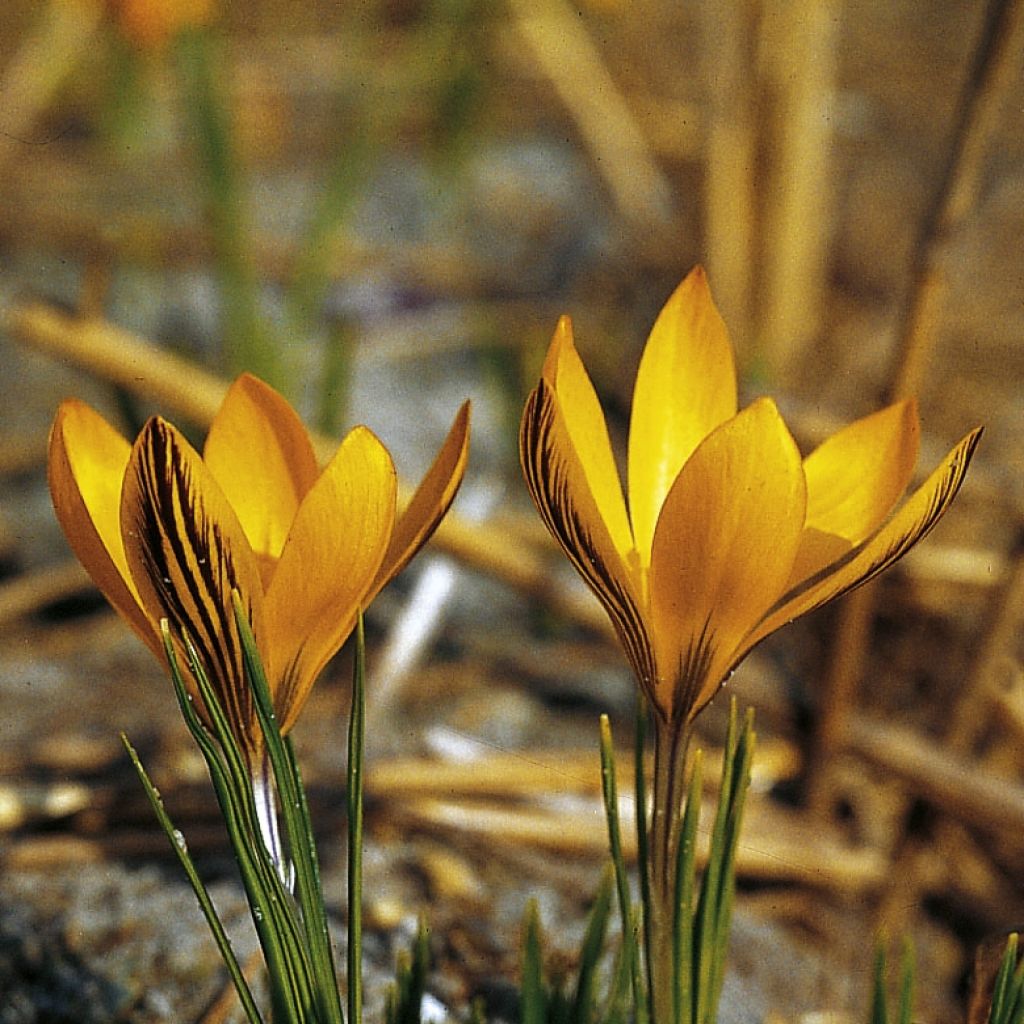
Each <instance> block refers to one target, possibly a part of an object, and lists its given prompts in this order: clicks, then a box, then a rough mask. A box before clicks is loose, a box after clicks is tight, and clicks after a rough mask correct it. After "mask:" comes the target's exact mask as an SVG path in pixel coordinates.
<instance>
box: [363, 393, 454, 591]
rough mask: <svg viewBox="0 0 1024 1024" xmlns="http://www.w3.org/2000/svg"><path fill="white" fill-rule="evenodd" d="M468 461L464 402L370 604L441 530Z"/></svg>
mask: <svg viewBox="0 0 1024 1024" xmlns="http://www.w3.org/2000/svg"><path fill="white" fill-rule="evenodd" d="M468 458H469V402H464V403H463V405H462V407H461V408H460V409H459V411H458V413H456V415H455V422H454V423H452V426H451V429H450V430H449V431H448V436H447V437H446V438H445V442H444V444H443V445H442V446H441V450H440V451H439V452H438V453H437V457H436V458H435V459H434V462H433V464H432V465H431V467H430V469H429V470H427V474H426V476H424V477H423V479H422V480H421V481H420V485H419V487H417V488H416V493H415V494H413V496H412V498H411V499H410V500H409V504H408V505H406V507H405V510H404V511H403V513H402V514H401V516H399V519H398V522H397V523H396V524H395V530H394V533H393V534H392V535H391V543H390V544H389V545H388V550H387V554H385V556H384V561H383V562H382V563H381V567H380V570H379V571H378V573H377V579H376V581H375V582H374V585H373V588H372V590H371V591H370V594H369V595H368V598H367V603H369V602H370V601H372V600H373V598H374V597H375V596H376V595H377V594H378V593H379V592H380V590H381V589H382V588H383V587H385V586H387V584H388V583H389V582H390V581H391V580H393V579H394V578H395V577H396V576H397V575H398V574H399V573H400V572H401V571H402V570H403V569H404V568H405V567H406V566H407V565H408V564H409V560H410V559H411V558H412V557H413V555H415V554H416V552H417V551H419V549H420V548H421V547H423V545H424V544H426V542H427V541H428V540H429V539H430V537H431V535H432V534H433V532H434V530H436V529H437V525H438V523H440V522H441V520H442V519H443V518H444V515H445V513H446V512H447V511H448V509H449V508H450V507H451V504H452V502H453V501H454V500H455V495H456V493H457V492H458V490H459V486H460V485H461V484H462V477H463V474H464V473H465V472H466V460H467V459H468Z"/></svg>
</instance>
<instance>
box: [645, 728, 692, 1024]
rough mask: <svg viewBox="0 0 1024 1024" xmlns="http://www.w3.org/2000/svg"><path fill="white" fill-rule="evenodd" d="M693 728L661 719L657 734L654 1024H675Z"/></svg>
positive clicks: (650, 967)
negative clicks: (679, 871) (679, 870)
mask: <svg viewBox="0 0 1024 1024" xmlns="http://www.w3.org/2000/svg"><path fill="white" fill-rule="evenodd" d="M689 745H690V727H689V724H688V723H686V724H680V723H678V722H672V721H666V720H664V719H662V718H661V717H660V716H657V717H656V721H655V729H654V799H653V805H652V808H651V827H650V859H649V862H648V867H649V872H650V878H649V886H648V888H649V893H650V897H649V899H648V901H647V906H645V908H644V910H645V911H646V912H647V927H646V929H645V932H646V935H645V939H646V946H647V975H648V982H649V986H650V991H649V995H648V998H649V1002H650V1016H651V1021H652V1024H672V1021H673V1020H674V1019H675V1013H676V1009H675V1007H674V1006H673V992H674V989H675V983H674V978H675V972H676V969H677V965H676V964H675V962H674V956H673V948H674V941H673V930H674V922H675V898H676V860H677V858H676V850H677V847H678V846H679V835H680V827H681V823H682V810H683V793H684V791H685V781H686V754H687V750H688V748H689Z"/></svg>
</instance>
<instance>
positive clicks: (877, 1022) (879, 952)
mask: <svg viewBox="0 0 1024 1024" xmlns="http://www.w3.org/2000/svg"><path fill="white" fill-rule="evenodd" d="M885 975H886V956H885V939H884V938H881V937H880V938H879V939H878V941H877V943H876V944H875V971H874V985H873V986H872V991H871V1019H870V1024H889V998H888V995H887V993H886V987H885Z"/></svg>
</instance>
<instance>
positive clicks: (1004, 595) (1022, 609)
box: [946, 537, 1024, 754]
mask: <svg viewBox="0 0 1024 1024" xmlns="http://www.w3.org/2000/svg"><path fill="white" fill-rule="evenodd" d="M1022 620H1024V537H1022V538H1021V539H1020V541H1019V542H1018V545H1017V550H1016V551H1015V552H1014V553H1013V555H1012V556H1011V559H1010V560H1009V562H1008V564H1007V566H1006V569H1005V570H1004V573H1003V579H1002V580H1001V585H1000V587H999V589H998V590H997V591H996V593H994V594H993V595H992V597H991V600H990V603H989V614H988V615H987V616H986V617H985V621H986V622H987V623H988V626H987V628H986V629H985V633H984V635H983V636H982V638H981V643H980V644H979V646H978V650H977V653H976V654H975V656H974V662H973V664H972V666H971V671H970V672H969V673H968V675H967V679H966V680H965V682H964V685H963V686H962V687H961V689H960V691H959V693H958V694H957V697H956V704H955V706H954V708H953V709H952V711H951V713H950V714H949V716H948V718H947V721H948V722H949V730H948V731H947V733H946V743H947V745H948V746H949V747H950V749H951V750H954V751H955V752H956V753H958V754H967V753H968V752H969V751H970V748H971V746H972V745H973V744H974V742H975V740H976V739H977V738H978V736H979V735H980V734H981V732H982V731H983V730H984V728H985V725H986V719H987V717H988V716H987V715H985V714H982V713H980V711H981V708H984V707H989V708H991V707H992V705H993V704H994V703H996V701H997V699H998V690H997V689H996V688H995V687H994V686H993V682H994V679H995V674H996V670H997V667H998V665H999V663H1000V660H1001V659H1002V658H1003V657H1005V656H1006V653H1007V652H1008V651H1010V650H1011V645H1012V642H1013V639H1014V636H1015V635H1016V632H1017V630H1018V629H1019V628H1020V624H1021V621H1022ZM979 704H980V706H979ZM1011 721H1012V719H1011Z"/></svg>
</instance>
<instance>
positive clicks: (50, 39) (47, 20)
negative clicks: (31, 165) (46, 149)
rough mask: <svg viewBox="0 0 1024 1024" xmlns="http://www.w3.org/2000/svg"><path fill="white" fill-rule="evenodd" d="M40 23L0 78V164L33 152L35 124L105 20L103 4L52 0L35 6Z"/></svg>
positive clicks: (34, 9)
mask: <svg viewBox="0 0 1024 1024" xmlns="http://www.w3.org/2000/svg"><path fill="white" fill-rule="evenodd" d="M30 9H31V10H33V13H34V14H35V15H36V16H37V17H38V19H39V20H38V23H37V25H36V26H35V29H34V31H33V33H32V34H31V35H30V36H29V37H28V39H26V40H25V42H24V43H22V45H21V47H20V49H19V50H18V52H17V53H16V54H14V56H13V58H11V60H10V61H9V62H8V63H7V66H6V68H5V69H4V74H3V77H2V79H0V96H3V104H4V106H3V117H4V120H3V126H4V128H3V132H2V133H0V166H2V167H4V169H5V172H6V165H7V164H9V163H10V162H11V160H12V158H13V157H14V156H15V154H17V153H18V152H19V151H25V152H28V151H31V150H32V149H34V148H35V147H36V146H37V145H39V144H40V142H41V141H44V140H38V139H34V138H32V134H33V132H32V129H33V127H34V126H35V123H36V120H37V119H38V117H39V116H40V114H42V113H43V112H44V110H45V109H46V106H47V104H48V103H49V102H50V100H51V99H52V98H53V95H54V93H56V92H57V90H58V89H59V88H60V86H61V83H62V82H63V81H64V80H65V78H66V77H67V76H68V75H69V74H70V73H71V71H72V70H74V67H75V65H76V64H77V63H78V61H79V60H80V59H81V58H82V57H84V56H85V54H86V53H87V52H88V50H89V45H90V43H91V42H92V39H93V36H94V35H95V34H96V30H97V28H98V27H99V24H100V21H101V19H102V17H103V5H102V4H95V3H78V2H70V3H69V2H68V0H50V2H49V3H38V4H34V5H33V8H30Z"/></svg>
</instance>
